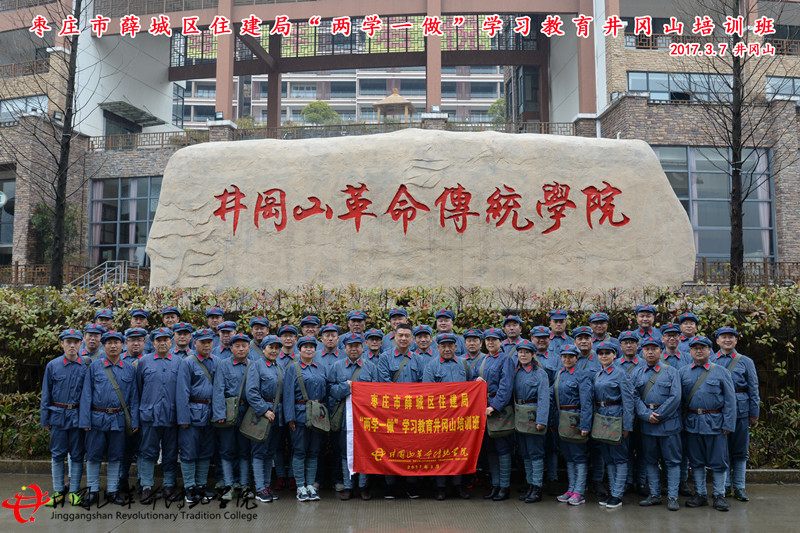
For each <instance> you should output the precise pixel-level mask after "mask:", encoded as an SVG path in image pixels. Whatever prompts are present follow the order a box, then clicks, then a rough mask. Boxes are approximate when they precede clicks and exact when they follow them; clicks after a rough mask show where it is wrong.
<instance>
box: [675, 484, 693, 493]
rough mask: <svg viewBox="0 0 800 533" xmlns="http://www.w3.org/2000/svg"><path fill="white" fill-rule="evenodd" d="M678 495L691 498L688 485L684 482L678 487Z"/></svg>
mask: <svg viewBox="0 0 800 533" xmlns="http://www.w3.org/2000/svg"><path fill="white" fill-rule="evenodd" d="M678 494H679V495H681V496H691V495H692V490H691V489H690V488H689V483H687V482H686V481H684V482H683V483H681V484H680V486H678Z"/></svg>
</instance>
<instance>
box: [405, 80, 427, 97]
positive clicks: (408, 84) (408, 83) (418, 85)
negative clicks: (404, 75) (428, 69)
mask: <svg viewBox="0 0 800 533" xmlns="http://www.w3.org/2000/svg"><path fill="white" fill-rule="evenodd" d="M425 84H426V81H425V80H400V94H401V95H402V96H409V95H424V94H425V91H426V88H425Z"/></svg>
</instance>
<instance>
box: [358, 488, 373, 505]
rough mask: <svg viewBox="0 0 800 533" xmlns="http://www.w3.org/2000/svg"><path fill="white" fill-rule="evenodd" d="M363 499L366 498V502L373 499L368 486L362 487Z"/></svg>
mask: <svg viewBox="0 0 800 533" xmlns="http://www.w3.org/2000/svg"><path fill="white" fill-rule="evenodd" d="M361 499H362V500H364V501H365V502H366V501H369V500H371V499H372V493H371V492H370V491H369V489H368V488H367V487H364V488H363V489H361Z"/></svg>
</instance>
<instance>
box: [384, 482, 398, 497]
mask: <svg viewBox="0 0 800 533" xmlns="http://www.w3.org/2000/svg"><path fill="white" fill-rule="evenodd" d="M383 499H384V500H394V499H395V490H394V485H386V490H384V491H383Z"/></svg>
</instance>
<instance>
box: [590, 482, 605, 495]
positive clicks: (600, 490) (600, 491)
mask: <svg viewBox="0 0 800 533" xmlns="http://www.w3.org/2000/svg"><path fill="white" fill-rule="evenodd" d="M592 492H593V493H595V494H596V495H598V496H600V497H601V498H605V497H606V496H608V491H607V490H606V487H605V485H603V483H602V482H600V481H593V482H592Z"/></svg>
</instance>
